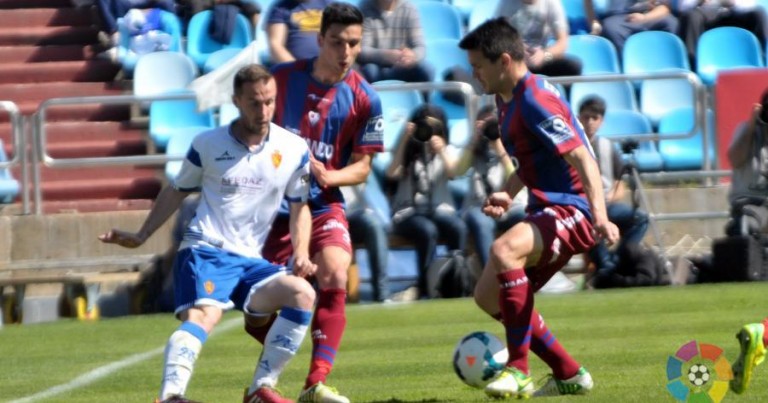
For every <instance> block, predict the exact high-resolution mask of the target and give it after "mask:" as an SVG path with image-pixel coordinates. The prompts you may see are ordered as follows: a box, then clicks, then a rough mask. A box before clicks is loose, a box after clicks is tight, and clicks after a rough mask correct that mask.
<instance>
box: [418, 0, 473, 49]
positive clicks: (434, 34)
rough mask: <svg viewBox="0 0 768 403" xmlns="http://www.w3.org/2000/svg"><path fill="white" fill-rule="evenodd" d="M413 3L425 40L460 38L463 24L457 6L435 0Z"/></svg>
mask: <svg viewBox="0 0 768 403" xmlns="http://www.w3.org/2000/svg"><path fill="white" fill-rule="evenodd" d="M414 5H415V6H416V8H417V9H418V10H419V17H420V18H419V19H420V21H421V28H422V31H423V32H424V39H425V40H427V41H429V40H433V39H442V38H448V39H461V36H462V35H463V27H464V24H463V23H462V21H461V13H460V12H459V10H458V9H457V8H455V7H453V6H452V5H450V4H445V3H440V2H437V1H420V2H416V3H415V4H414Z"/></svg>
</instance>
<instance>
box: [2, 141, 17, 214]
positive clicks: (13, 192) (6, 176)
mask: <svg viewBox="0 0 768 403" xmlns="http://www.w3.org/2000/svg"><path fill="white" fill-rule="evenodd" d="M0 162H8V155H6V154H5V148H4V146H3V141H2V140H0ZM19 189H20V186H19V181H17V180H16V179H14V178H13V175H11V170H10V169H8V168H0V203H12V202H13V200H14V199H15V198H16V196H18V195H19Z"/></svg>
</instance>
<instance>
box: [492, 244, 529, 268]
mask: <svg viewBox="0 0 768 403" xmlns="http://www.w3.org/2000/svg"><path fill="white" fill-rule="evenodd" d="M519 249H520V248H518V247H517V246H516V244H515V243H514V242H512V241H510V240H507V239H505V238H499V239H497V240H495V241H493V244H492V245H491V256H490V259H492V260H494V261H495V262H496V263H498V265H497V266H500V267H498V268H499V269H501V268H504V267H507V266H508V265H509V264H510V262H514V261H517V260H519V259H520V258H521V256H520V251H519Z"/></svg>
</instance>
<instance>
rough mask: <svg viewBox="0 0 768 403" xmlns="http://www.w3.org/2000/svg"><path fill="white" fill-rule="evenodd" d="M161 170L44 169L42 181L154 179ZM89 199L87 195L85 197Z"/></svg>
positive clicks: (105, 168) (120, 168) (110, 168)
mask: <svg viewBox="0 0 768 403" xmlns="http://www.w3.org/2000/svg"><path fill="white" fill-rule="evenodd" d="M158 168H160V167H159V166H146V167H134V166H130V165H129V166H97V167H83V168H50V167H45V166H44V167H42V169H41V172H40V173H41V179H42V180H43V182H66V181H77V180H83V181H86V182H87V181H97V180H102V179H103V180H110V179H131V178H154V177H156V176H157V173H158V171H159V169H158ZM83 196H84V198H86V199H87V198H88V197H87V195H83Z"/></svg>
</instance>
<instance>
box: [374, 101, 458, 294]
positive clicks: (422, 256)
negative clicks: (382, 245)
mask: <svg viewBox="0 0 768 403" xmlns="http://www.w3.org/2000/svg"><path fill="white" fill-rule="evenodd" d="M446 123H447V119H446V117H445V112H444V111H443V110H442V109H441V108H439V107H436V106H434V105H430V104H424V105H422V106H420V107H419V108H418V109H417V110H416V111H415V112H414V113H413V115H412V116H411V119H410V122H409V123H408V124H407V125H406V127H405V130H404V132H403V134H402V135H401V136H400V141H399V143H398V145H397V149H396V150H395V154H394V156H393V158H392V164H391V165H390V166H389V169H387V178H388V179H390V180H394V181H397V191H396V192H395V196H394V201H393V202H392V212H393V215H392V225H393V228H392V230H393V233H394V234H396V235H398V236H400V237H403V238H406V239H409V240H411V241H413V242H414V243H415V244H416V253H417V256H418V262H417V264H418V271H419V278H418V290H419V297H420V298H426V297H428V296H429V290H428V289H427V270H428V269H429V266H430V265H431V263H432V261H433V258H434V255H435V250H436V249H437V244H438V239H439V240H440V241H441V242H444V243H445V244H446V245H447V246H448V249H450V250H451V254H463V251H464V250H465V246H466V237H467V227H466V225H465V224H464V221H462V220H461V219H460V218H459V217H458V216H457V214H456V208H455V207H454V204H453V203H454V202H453V199H452V196H451V192H450V190H449V189H448V180H449V179H451V178H453V177H454V172H455V170H456V159H455V158H453V157H452V156H451V155H450V154H449V153H448V150H447V149H446V146H447V144H448V131H447V127H448V126H447V124H446Z"/></svg>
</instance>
